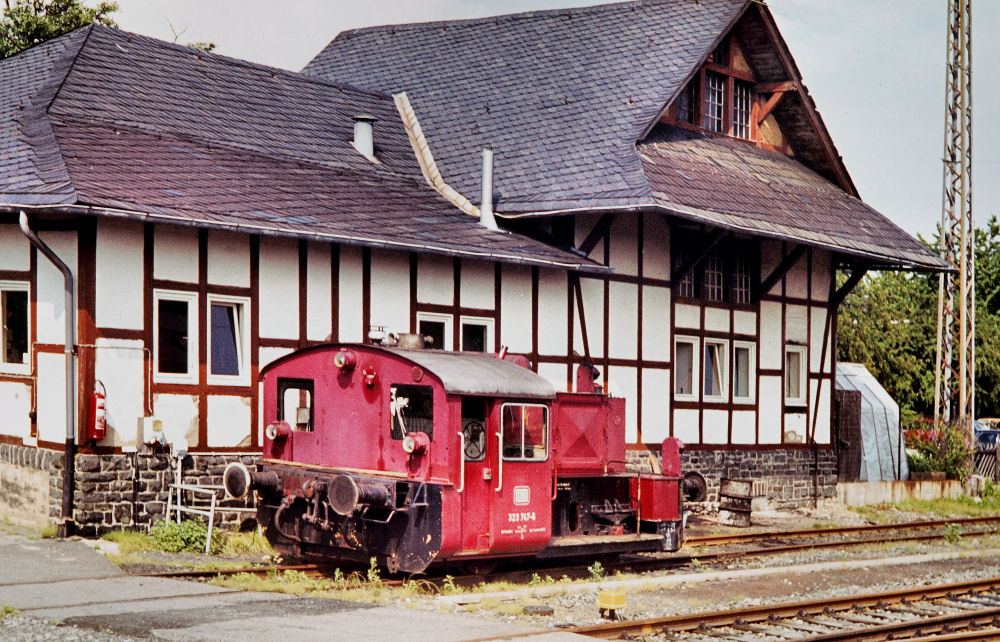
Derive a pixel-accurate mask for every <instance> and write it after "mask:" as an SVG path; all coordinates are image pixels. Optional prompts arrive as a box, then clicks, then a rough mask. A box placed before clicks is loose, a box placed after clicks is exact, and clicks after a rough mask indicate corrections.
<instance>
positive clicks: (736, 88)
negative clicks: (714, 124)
mask: <svg viewBox="0 0 1000 642" xmlns="http://www.w3.org/2000/svg"><path fill="white" fill-rule="evenodd" d="M752 107H753V87H752V86H751V85H750V83H748V82H743V81H742V80H735V81H733V136H735V137H737V138H745V139H747V140H750V113H751V109H752Z"/></svg>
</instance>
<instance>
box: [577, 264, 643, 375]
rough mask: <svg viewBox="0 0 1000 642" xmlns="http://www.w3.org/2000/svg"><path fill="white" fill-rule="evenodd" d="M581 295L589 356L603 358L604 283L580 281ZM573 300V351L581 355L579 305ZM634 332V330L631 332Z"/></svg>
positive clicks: (582, 279) (588, 280)
mask: <svg viewBox="0 0 1000 642" xmlns="http://www.w3.org/2000/svg"><path fill="white" fill-rule="evenodd" d="M580 292H581V293H582V294H583V314H584V318H585V319H586V320H587V340H588V341H589V342H590V356H592V357H603V356H604V281H597V280H595V279H587V278H581V279H580ZM575 296H576V295H575V294H574V300H573V310H572V314H573V349H574V350H576V352H577V354H579V355H583V354H584V350H583V327H582V325H581V323H580V310H579V304H578V303H577V302H576V299H575ZM633 332H634V330H633Z"/></svg>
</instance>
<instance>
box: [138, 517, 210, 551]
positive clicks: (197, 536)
mask: <svg viewBox="0 0 1000 642" xmlns="http://www.w3.org/2000/svg"><path fill="white" fill-rule="evenodd" d="M149 534H150V535H152V536H153V539H154V540H156V544H157V545H158V546H159V547H160V548H162V549H163V550H164V551H167V552H168V553H181V552H183V553H203V552H204V551H205V539H206V538H207V537H208V527H207V526H206V525H205V524H204V523H203V522H201V521H198V520H193V519H188V520H184V521H183V522H181V523H180V524H178V523H176V522H168V521H162V522H159V523H157V524H156V525H155V526H153V528H151V529H150V530H149ZM224 545H225V541H224V538H223V537H222V534H221V533H220V532H219V531H218V529H212V545H211V547H210V548H209V552H210V553H220V552H222V548H223V546H224Z"/></svg>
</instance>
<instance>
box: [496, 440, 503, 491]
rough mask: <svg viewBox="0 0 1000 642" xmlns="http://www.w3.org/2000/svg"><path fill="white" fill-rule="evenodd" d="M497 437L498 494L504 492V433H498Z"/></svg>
mask: <svg viewBox="0 0 1000 642" xmlns="http://www.w3.org/2000/svg"><path fill="white" fill-rule="evenodd" d="M496 436H497V492H498V493H499V492H500V491H501V490H503V433H502V432H498V433H496Z"/></svg>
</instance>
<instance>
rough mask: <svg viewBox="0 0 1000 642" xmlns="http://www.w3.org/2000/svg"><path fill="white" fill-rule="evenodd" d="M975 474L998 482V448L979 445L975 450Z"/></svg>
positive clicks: (999, 457) (999, 454) (999, 479)
mask: <svg viewBox="0 0 1000 642" xmlns="http://www.w3.org/2000/svg"><path fill="white" fill-rule="evenodd" d="M974 457H975V473H976V474H977V475H982V476H983V477H985V478H986V479H992V480H993V481H1000V477H998V472H1000V447H998V446H985V445H980V446H978V447H977V448H976V454H975V456H974Z"/></svg>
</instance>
